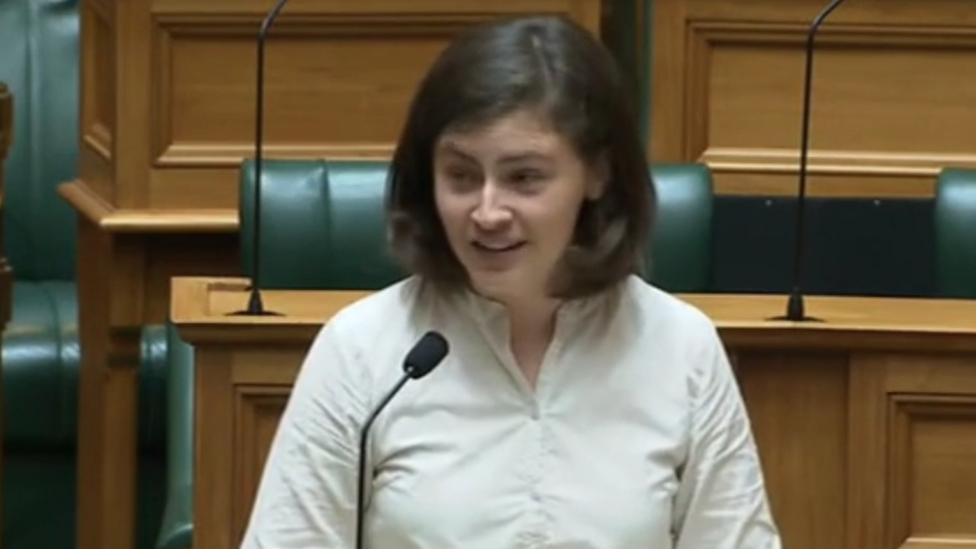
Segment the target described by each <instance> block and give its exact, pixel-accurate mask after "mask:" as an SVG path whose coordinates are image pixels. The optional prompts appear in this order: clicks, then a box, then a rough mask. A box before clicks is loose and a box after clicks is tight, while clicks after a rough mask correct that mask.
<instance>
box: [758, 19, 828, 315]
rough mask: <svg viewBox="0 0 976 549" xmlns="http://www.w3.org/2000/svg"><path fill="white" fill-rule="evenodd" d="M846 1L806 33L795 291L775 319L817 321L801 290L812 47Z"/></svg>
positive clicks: (795, 235)
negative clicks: (824, 24)
mask: <svg viewBox="0 0 976 549" xmlns="http://www.w3.org/2000/svg"><path fill="white" fill-rule="evenodd" d="M845 1H846V0H833V1H832V2H831V3H830V4H828V5H827V7H826V8H824V9H823V11H821V12H820V13H819V14H818V15H817V17H815V18H814V19H813V23H812V24H811V25H810V28H809V30H808V31H807V44H806V73H805V74H804V75H803V112H802V115H801V116H802V122H801V128H800V173H799V176H800V185H799V186H800V189H799V192H798V194H797V199H796V230H795V232H794V237H795V242H794V244H793V288H792V291H791V292H790V298H789V301H788V302H787V303H786V316H780V317H776V318H774V319H773V320H793V321H811V320H818V319H816V318H813V317H809V316H807V315H806V310H805V309H806V307H805V305H804V301H803V290H802V287H803V259H804V244H805V243H806V239H805V236H806V210H807V208H806V203H807V161H808V157H809V155H810V106H811V95H812V91H813V51H814V47H813V46H814V39H816V37H817V31H818V30H820V25H821V24H823V22H824V20H826V19H827V17H828V16H829V15H830V13H831V12H832V11H834V10H835V9H837V7H838V6H840V5H841V4H843V3H844V2H845Z"/></svg>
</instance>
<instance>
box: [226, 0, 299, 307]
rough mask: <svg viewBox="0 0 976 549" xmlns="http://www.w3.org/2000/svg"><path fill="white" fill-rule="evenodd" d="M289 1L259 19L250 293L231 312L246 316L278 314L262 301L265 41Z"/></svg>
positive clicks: (286, 0)
mask: <svg viewBox="0 0 976 549" xmlns="http://www.w3.org/2000/svg"><path fill="white" fill-rule="evenodd" d="M287 3H288V0H278V2H277V3H276V4H275V5H274V7H272V8H271V11H269V12H268V15H266V16H264V21H262V22H261V29H260V30H259V31H258V63H257V65H258V67H257V68H258V71H257V72H258V75H257V85H256V86H255V95H256V96H257V100H256V101H257V103H256V105H255V108H254V234H253V235H252V236H253V240H252V241H251V295H250V297H249V298H248V301H247V309H245V310H243V311H237V312H236V313H233V314H235V315H249V316H271V315H274V316H277V315H279V313H275V312H272V311H267V310H265V308H264V300H263V299H261V272H260V269H261V258H260V253H261V246H259V245H258V243H259V242H260V241H261V178H262V175H263V174H262V173H261V172H263V171H264V170H263V164H264V162H263V160H264V42H265V39H266V38H267V37H268V31H269V30H270V29H271V25H272V24H274V21H275V19H276V18H277V17H278V14H279V13H280V12H281V10H282V8H284V7H285V4H287Z"/></svg>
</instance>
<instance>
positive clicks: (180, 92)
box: [75, 0, 601, 223]
mask: <svg viewBox="0 0 976 549" xmlns="http://www.w3.org/2000/svg"><path fill="white" fill-rule="evenodd" d="M272 3H273V2H272V0H251V1H240V2H229V1H226V0H213V1H209V2H190V1H186V0H152V1H146V2H135V3H116V2H113V1H111V0H99V1H95V0H88V1H86V2H85V3H84V4H83V6H82V8H81V9H82V31H83V38H82V46H83V55H82V103H81V105H82V114H81V118H82V144H83V147H82V148H83V152H82V157H83V158H82V161H81V171H80V177H79V181H77V182H75V185H83V186H86V187H88V189H89V190H90V192H91V193H92V194H94V195H96V196H98V197H99V198H100V199H101V200H102V202H104V204H105V205H106V207H107V208H108V210H109V211H108V212H106V213H105V214H104V216H103V217H105V218H107V219H108V221H107V222H110V220H111V218H112V217H113V216H117V215H130V216H131V215H132V213H133V212H142V213H144V215H147V216H149V215H167V214H168V213H171V212H174V211H179V212H186V211H188V210H189V211H194V212H196V211H199V213H200V217H201V219H202V220H207V219H209V220H212V219H213V216H214V215H215V212H220V214H221V215H222V216H223V217H224V218H226V219H230V220H234V219H236V214H235V212H236V208H237V203H238V200H237V185H238V167H239V165H240V163H241V161H242V160H243V159H244V158H247V157H250V156H252V155H253V152H254V122H255V121H254V111H255V99H256V98H255V78H256V53H255V49H256V42H255V36H256V33H257V30H258V26H259V24H260V22H261V19H262V18H263V16H264V15H265V14H266V13H267V11H268V9H269V8H270V7H271V5H272ZM600 4H601V3H600V1H599V0H584V1H580V0H497V1H494V2H489V3H485V2H482V1H480V0H413V1H411V2H407V3H404V2H395V1H378V0H372V1H364V0H332V1H325V0H295V1H293V2H291V3H289V5H288V8H287V9H286V10H285V11H284V12H283V13H282V14H281V16H280V17H279V18H278V20H277V22H276V23H275V26H274V28H273V29H272V31H271V34H270V35H269V38H268V40H267V48H266V67H267V70H266V73H265V77H266V87H265V117H266V118H265V120H266V126H265V145H266V149H265V150H266V155H267V156H268V157H269V158H270V157H276V158H316V157H333V158H334V157H388V156H389V155H390V153H391V151H392V148H393V143H394V142H395V140H396V138H397V136H398V134H399V132H400V126H401V124H402V122H403V119H404V116H405V114H406V111H407V107H408V104H409V101H410V98H411V96H412V95H413V92H414V88H415V86H416V85H417V83H418V82H419V79H420V77H421V76H422V75H423V73H424V72H425V71H426V69H427V67H428V66H429V65H430V63H431V62H432V61H433V59H434V58H435V57H436V55H437V54H438V53H439V52H440V51H441V50H442V49H443V48H444V46H445V45H446V44H447V43H448V42H449V41H450V40H451V39H452V38H453V36H454V35H456V34H457V33H458V32H459V31H461V30H462V29H464V28H465V27H468V26H470V25H472V24H475V23H478V22H482V21H486V20H490V19H493V18H497V17H499V16H503V15H510V14H518V13H562V14H568V15H570V16H571V17H573V18H574V19H576V20H578V21H580V22H581V23H583V24H584V25H585V26H586V27H587V28H589V29H591V30H592V31H593V32H594V33H598V32H599V29H600V23H601V12H600ZM201 222H202V223H203V222H205V221H201Z"/></svg>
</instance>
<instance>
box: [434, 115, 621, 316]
mask: <svg viewBox="0 0 976 549" xmlns="http://www.w3.org/2000/svg"><path fill="white" fill-rule="evenodd" d="M603 187H604V185H603V178H600V177H597V174H595V173H594V172H593V170H591V169H590V168H589V167H588V166H587V164H586V163H585V162H584V161H583V159H581V158H580V157H579V156H578V155H577V154H576V151H575V149H574V148H573V146H572V145H571V144H570V143H569V142H568V141H567V140H566V139H565V138H563V137H562V135H560V134H559V133H557V132H555V131H554V130H553V129H552V128H551V125H550V124H549V123H548V121H547V120H545V119H543V118H541V117H539V116H537V115H535V114H534V113H533V112H531V111H518V112H515V113H513V114H511V115H508V116H505V117H502V118H500V119H498V120H496V121H494V122H492V123H489V124H487V125H485V126H481V127H477V128H473V129H468V130H464V131H460V132H453V133H446V134H444V135H443V136H442V137H441V138H440V140H439V141H438V142H437V144H436V146H435V150H434V195H435V200H436V203H437V210H438V212H439V214H440V219H441V222H442V223H443V225H444V230H445V232H446V233H447V238H448V241H449V243H450V245H451V248H452V250H453V251H454V254H455V255H456V256H457V258H458V260H459V261H460V262H461V264H462V265H463V266H464V268H465V270H466V271H467V273H468V275H469V277H470V280H471V283H472V285H473V287H474V290H475V291H477V292H478V293H480V294H482V295H485V296H486V297H489V298H492V299H496V300H499V301H502V302H505V303H510V302H511V301H512V300H517V299H525V298H530V299H531V298H538V297H541V296H545V295H546V294H547V290H548V284H549V280H550V278H551V275H552V273H553V269H555V268H556V265H557V264H558V262H559V260H560V259H561V257H562V256H563V254H564V253H565V251H566V248H567V247H568V246H569V245H570V243H571V241H572V238H573V233H574V230H575V227H576V219H577V216H578V215H579V211H580V207H581V206H582V204H583V201H584V200H587V199H590V200H593V199H596V198H598V197H599V195H600V193H601V192H602V191H603Z"/></svg>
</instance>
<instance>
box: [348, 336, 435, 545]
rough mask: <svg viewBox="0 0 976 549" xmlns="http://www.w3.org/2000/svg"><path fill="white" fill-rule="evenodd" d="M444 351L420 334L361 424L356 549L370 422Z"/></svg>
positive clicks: (363, 507) (359, 542)
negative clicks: (393, 379) (395, 377)
mask: <svg viewBox="0 0 976 549" xmlns="http://www.w3.org/2000/svg"><path fill="white" fill-rule="evenodd" d="M448 350H449V349H448V345H447V340H446V339H444V336H442V335H441V334H439V333H437V332H427V333H426V334H424V336H423V337H422V338H420V341H418V342H417V344H416V345H414V346H413V348H412V349H410V352H409V353H407V358H405V359H404V360H403V376H402V377H400V381H398V382H397V383H396V385H394V386H393V388H392V389H390V391H389V392H388V393H386V395H384V396H383V398H381V399H380V401H379V403H378V404H377V405H376V407H375V408H373V411H372V412H370V414H369V416H368V417H367V418H366V422H365V423H364V424H363V428H362V431H361V432H360V436H359V475H358V476H357V477H356V481H357V484H356V486H357V489H358V498H357V500H356V549H362V547H363V526H364V521H363V515H365V514H366V490H364V489H363V483H364V482H365V481H366V478H367V477H366V454H367V452H366V447H367V445H368V443H369V430H370V429H371V428H372V427H373V422H374V421H376V418H377V416H379V415H380V412H382V411H383V409H384V408H386V405H387V404H389V403H390V401H391V400H393V397H395V396H396V394H397V393H399V392H400V389H402V388H403V386H404V385H406V384H407V382H408V381H410V380H411V379H420V378H422V377H424V376H426V375H427V374H429V373H430V372H431V371H433V369H434V368H436V367H437V366H438V365H439V364H440V363H441V362H442V361H443V360H444V357H446V356H447V352H448Z"/></svg>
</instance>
